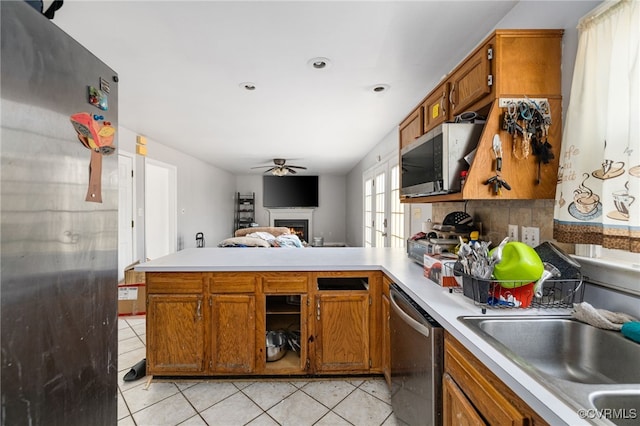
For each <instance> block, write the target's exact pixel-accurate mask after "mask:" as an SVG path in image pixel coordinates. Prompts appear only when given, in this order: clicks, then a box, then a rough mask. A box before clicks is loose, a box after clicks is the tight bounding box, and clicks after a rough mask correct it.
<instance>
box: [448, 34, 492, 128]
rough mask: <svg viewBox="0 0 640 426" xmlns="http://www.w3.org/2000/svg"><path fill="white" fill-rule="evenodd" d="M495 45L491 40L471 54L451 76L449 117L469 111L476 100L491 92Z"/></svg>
mask: <svg viewBox="0 0 640 426" xmlns="http://www.w3.org/2000/svg"><path fill="white" fill-rule="evenodd" d="M492 58H493V45H492V43H491V41H489V42H487V43H485V44H484V45H483V46H482V48H480V49H478V50H476V51H475V52H474V53H472V54H471V56H469V57H468V58H467V59H466V60H465V61H464V62H463V63H462V64H461V65H460V66H459V67H458V68H457V69H456V70H455V71H454V72H453V73H452V74H451V76H450V77H449V79H448V81H449V84H450V87H451V88H450V90H449V104H450V106H451V111H450V115H449V118H454V117H455V116H457V115H460V114H462V113H463V112H465V111H467V109H468V108H469V107H470V106H472V105H473V104H474V103H475V102H477V101H479V100H481V99H483V98H484V97H486V96H487V95H489V94H491V88H492V86H493V76H492V75H491V59H492Z"/></svg>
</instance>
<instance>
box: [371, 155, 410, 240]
mask: <svg viewBox="0 0 640 426" xmlns="http://www.w3.org/2000/svg"><path fill="white" fill-rule="evenodd" d="M363 178H364V179H363V184H364V188H363V189H364V190H363V194H364V222H363V223H364V232H363V235H364V238H363V239H364V241H363V245H364V246H365V247H404V245H405V237H404V235H405V221H404V205H403V204H401V203H400V167H399V166H398V163H397V162H393V163H392V162H385V163H383V164H382V165H379V166H376V167H374V168H371V169H369V170H367V171H366V172H365V173H364V176H363Z"/></svg>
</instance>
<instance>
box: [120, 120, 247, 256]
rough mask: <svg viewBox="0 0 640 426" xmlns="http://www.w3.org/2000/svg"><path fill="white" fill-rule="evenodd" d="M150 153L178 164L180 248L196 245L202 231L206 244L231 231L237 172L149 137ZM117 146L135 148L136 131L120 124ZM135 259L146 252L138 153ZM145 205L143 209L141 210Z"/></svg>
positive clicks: (216, 240) (214, 243)
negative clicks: (213, 164)
mask: <svg viewBox="0 0 640 426" xmlns="http://www.w3.org/2000/svg"><path fill="white" fill-rule="evenodd" d="M147 147H148V153H147V157H148V158H152V159H154V160H158V161H162V162H164V163H168V164H171V165H174V166H176V168H177V181H178V182H177V185H178V188H177V198H178V200H177V206H178V248H179V249H183V248H189V247H195V245H196V243H195V235H196V233H197V232H203V233H204V236H205V240H206V245H207V247H213V246H216V245H217V244H218V242H219V241H220V240H222V239H224V238H227V237H228V236H230V235H231V232H232V228H233V208H234V207H233V206H234V204H233V195H234V193H235V185H236V182H235V178H234V176H233V175H232V174H231V173H229V172H226V171H224V170H221V169H219V168H217V167H214V166H212V165H210V164H208V163H205V162H203V161H201V160H199V159H197V158H195V157H191V156H189V155H186V154H183V153H181V152H179V151H176V150H174V149H172V148H169V147H167V146H165V145H162V144H161V143H159V142H157V141H154V140H152V139H149V138H147ZM118 148H119V149H122V150H124V151H127V152H131V153H134V152H136V133H135V132H133V131H131V130H129V129H127V128H125V127H122V126H120V127H119V128H118ZM134 173H135V176H136V179H135V181H136V200H135V209H136V214H135V217H134V221H135V223H136V226H135V239H136V253H135V258H136V259H142V258H143V256H144V179H143V176H144V157H141V156H136V162H135V170H134ZM141 209H142V210H141ZM140 213H142V214H140Z"/></svg>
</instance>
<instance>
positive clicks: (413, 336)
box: [390, 284, 444, 426]
mask: <svg viewBox="0 0 640 426" xmlns="http://www.w3.org/2000/svg"><path fill="white" fill-rule="evenodd" d="M390 296H391V318H390V329H391V405H392V406H393V411H394V413H395V416H396V419H398V420H399V421H400V422H401V423H404V424H407V425H411V426H420V425H425V426H438V425H442V370H443V364H444V359H443V355H444V347H443V346H444V341H443V338H444V332H443V329H442V327H441V326H440V324H438V323H437V322H436V321H435V320H434V319H433V318H431V317H430V316H429V314H427V312H426V311H425V310H424V309H422V308H421V307H420V306H418V304H417V303H415V302H414V301H413V300H411V298H410V297H409V296H408V295H407V294H406V293H405V292H404V291H403V290H402V289H400V287H398V286H397V285H396V284H392V285H391V291H390Z"/></svg>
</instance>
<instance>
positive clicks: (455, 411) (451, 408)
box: [442, 374, 486, 426]
mask: <svg viewBox="0 0 640 426" xmlns="http://www.w3.org/2000/svg"><path fill="white" fill-rule="evenodd" d="M442 400H443V404H444V406H443V411H442V419H443V426H484V425H486V423H485V422H484V420H482V417H480V415H479V414H478V412H477V411H476V409H475V408H473V404H471V402H470V401H469V400H468V399H467V397H466V396H465V395H464V393H463V392H462V391H461V390H460V388H459V387H458V385H456V383H455V382H454V381H453V379H452V378H451V376H449V375H448V374H445V375H444V377H443V380H442Z"/></svg>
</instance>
